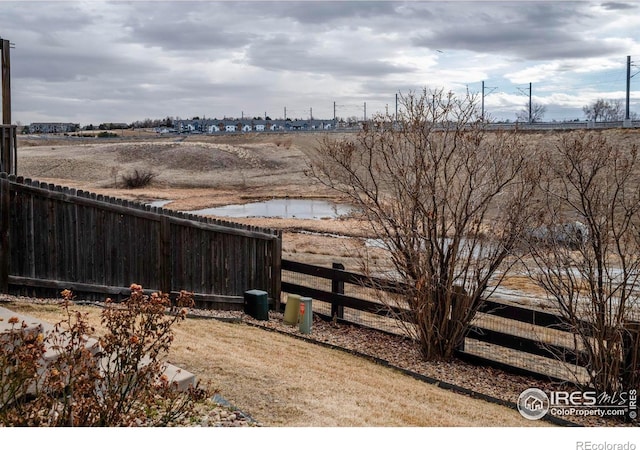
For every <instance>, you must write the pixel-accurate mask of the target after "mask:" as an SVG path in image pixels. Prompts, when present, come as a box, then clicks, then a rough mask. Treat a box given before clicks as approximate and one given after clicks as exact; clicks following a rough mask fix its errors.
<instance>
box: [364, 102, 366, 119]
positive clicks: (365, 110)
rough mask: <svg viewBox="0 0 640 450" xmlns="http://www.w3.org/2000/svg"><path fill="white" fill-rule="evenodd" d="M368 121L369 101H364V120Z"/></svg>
mask: <svg viewBox="0 0 640 450" xmlns="http://www.w3.org/2000/svg"><path fill="white" fill-rule="evenodd" d="M366 121H367V102H364V122H366Z"/></svg>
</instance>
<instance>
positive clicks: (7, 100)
mask: <svg viewBox="0 0 640 450" xmlns="http://www.w3.org/2000/svg"><path fill="white" fill-rule="evenodd" d="M10 46H11V44H10V42H9V41H8V40H6V39H0V52H1V53H2V124H3V125H11V60H10V58H9V48H10Z"/></svg>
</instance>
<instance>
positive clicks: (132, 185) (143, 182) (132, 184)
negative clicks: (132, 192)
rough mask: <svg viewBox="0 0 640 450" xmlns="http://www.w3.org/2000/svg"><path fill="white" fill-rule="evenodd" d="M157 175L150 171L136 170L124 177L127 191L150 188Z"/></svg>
mask: <svg viewBox="0 0 640 450" xmlns="http://www.w3.org/2000/svg"><path fill="white" fill-rule="evenodd" d="M156 177H157V174H155V173H153V172H151V171H149V170H138V169H135V170H134V171H133V172H132V173H129V174H126V175H122V181H123V182H124V185H125V186H126V188H127V189H137V188H142V187H146V186H149V185H150V184H151V182H152V181H153V180H154V178H156Z"/></svg>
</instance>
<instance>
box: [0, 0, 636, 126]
mask: <svg viewBox="0 0 640 450" xmlns="http://www.w3.org/2000/svg"><path fill="white" fill-rule="evenodd" d="M0 10H1V14H0V33H2V37H3V38H5V39H7V38H8V39H11V41H12V42H15V44H16V48H15V49H13V50H12V76H13V80H12V86H13V95H12V98H13V101H14V117H16V118H17V120H21V121H23V122H28V121H29V120H32V119H31V118H33V117H37V118H39V119H43V118H44V117H49V118H50V119H51V120H63V121H64V120H66V119H67V118H69V119H71V118H76V119H73V120H76V121H79V122H83V123H84V122H87V123H88V122H94V123H95V122H99V121H100V120H102V121H133V120H137V119H141V118H144V117H164V116H166V115H183V116H184V115H186V114H196V115H203V114H206V115H212V116H213V115H218V116H222V115H224V114H239V111H245V112H247V111H250V114H255V115H260V114H262V113H263V111H265V110H267V111H268V112H270V111H273V110H276V111H281V110H282V107H283V106H285V105H286V106H287V107H288V108H289V109H290V110H291V111H296V110H298V111H302V112H304V111H308V110H309V108H310V107H311V106H313V107H314V112H315V111H316V106H317V108H318V109H319V110H320V109H321V105H331V104H332V102H333V101H334V100H336V101H338V103H339V104H345V105H346V104H355V105H356V108H360V106H357V105H361V104H362V102H364V101H366V102H367V104H370V103H371V104H375V103H379V104H380V105H382V107H384V106H385V105H386V104H388V103H389V102H393V95H394V93H395V92H407V91H409V90H413V89H421V88H422V87H424V86H425V85H428V86H431V85H432V84H433V83H444V82H447V80H448V81H449V84H448V85H447V89H449V88H453V89H456V88H458V87H462V88H464V84H465V83H467V82H472V83H473V82H477V81H478V80H479V79H480V78H479V77H482V79H485V78H484V77H485V76H487V77H489V78H491V77H494V79H500V80H501V81H504V78H503V77H504V76H505V74H513V73H522V72H523V71H525V72H526V69H527V68H530V67H536V66H538V67H546V66H547V63H546V62H547V61H550V62H552V63H553V64H548V66H549V67H554V68H558V67H560V69H554V70H556V71H557V70H565V72H566V73H564V74H563V76H566V77H573V78H572V83H571V85H572V89H574V86H580V83H581V82H580V78H579V77H580V76H581V75H580V74H579V72H581V71H582V72H591V73H590V76H591V79H590V81H589V83H592V80H593V79H595V78H597V77H598V76H599V75H598V74H599V72H598V70H599V69H598V68H594V67H586V66H585V65H584V63H583V60H584V59H586V57H589V58H593V57H598V56H602V57H603V59H609V60H611V58H612V55H615V56H616V57H617V56H618V55H620V54H622V55H628V54H631V55H633V54H634V53H637V51H636V49H638V48H640V43H638V42H637V41H638V39H637V38H636V36H637V33H636V30H635V29H628V30H625V29H624V28H623V27H624V26H625V25H624V23H625V22H630V21H629V20H627V21H620V24H621V25H620V26H619V27H616V29H615V30H613V29H612V28H611V27H610V23H607V21H610V20H618V19H620V18H628V19H629V18H633V17H634V15H636V16H637V15H638V13H639V8H637V4H636V3H633V2H626V1H622V0H620V1H610V2H606V1H605V2H602V3H596V2H583V1H580V2H565V1H531V2H521V1H517V2H516V1H512V2H506V1H494V2H485V1H473V2H472V1H470V2H460V1H450V2H447V1H445V2H436V1H408V2H401V1H392V2H385V1H280V2H272V1H258V2H247V1H236V2H229V1H223V2H212V1H206V0H201V1H192V2H187V1H149V2H141V1H132V2H121V1H115V2H100V1H97V0H93V1H90V2H80V1H38V2H33V1H14V2H6V1H4V2H1V3H0ZM636 23H637V22H636ZM606 38H611V39H606ZM622 45H624V46H626V47H624V48H623V47H619V46H622ZM435 49H440V50H443V51H444V53H443V54H439V53H436V52H435V51H434V50H435ZM638 51H640V50H638ZM634 58H636V56H634ZM485 61H486V62H487V65H490V67H486V68H485V66H484V65H483V63H484V62H485ZM541 61H544V63H541ZM608 67H609V68H611V67H612V64H611V62H609V63H608ZM471 72H472V73H471ZM550 76H552V75H550ZM611 77H613V76H611ZM611 77H610V78H611ZM542 78H544V76H543V77H542ZM432 80H433V81H432ZM540 83H542V81H541V82H540ZM585 83H587V82H586V81H585ZM292 84H293V85H295V86H292ZM433 87H441V86H433ZM462 88H461V89H462ZM542 88H543V86H539V89H537V91H538V92H542ZM554 89H555V87H554ZM559 89H560V88H559ZM616 89H618V88H616ZM512 90H513V89H512ZM337 92H339V94H336V93H337ZM335 95H340V96H341V98H332V97H333V96H335ZM314 102H317V103H314ZM296 103H299V105H296ZM516 106H519V105H516ZM372 108H373V106H372ZM252 110H255V111H252ZM549 110H550V111H552V110H553V108H552V107H551V105H550V107H549ZM270 113H271V112H270ZM578 113H579V111H578ZM271 114H273V113H271ZM300 114H302V113H300ZM274 115H275V114H274ZM314 115H315V114H314Z"/></svg>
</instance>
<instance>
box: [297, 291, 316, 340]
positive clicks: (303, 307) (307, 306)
mask: <svg viewBox="0 0 640 450" xmlns="http://www.w3.org/2000/svg"><path fill="white" fill-rule="evenodd" d="M311 301H312V300H311V298H310V297H300V332H301V333H302V334H309V333H311V323H312V322H313V310H312V308H311Z"/></svg>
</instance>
